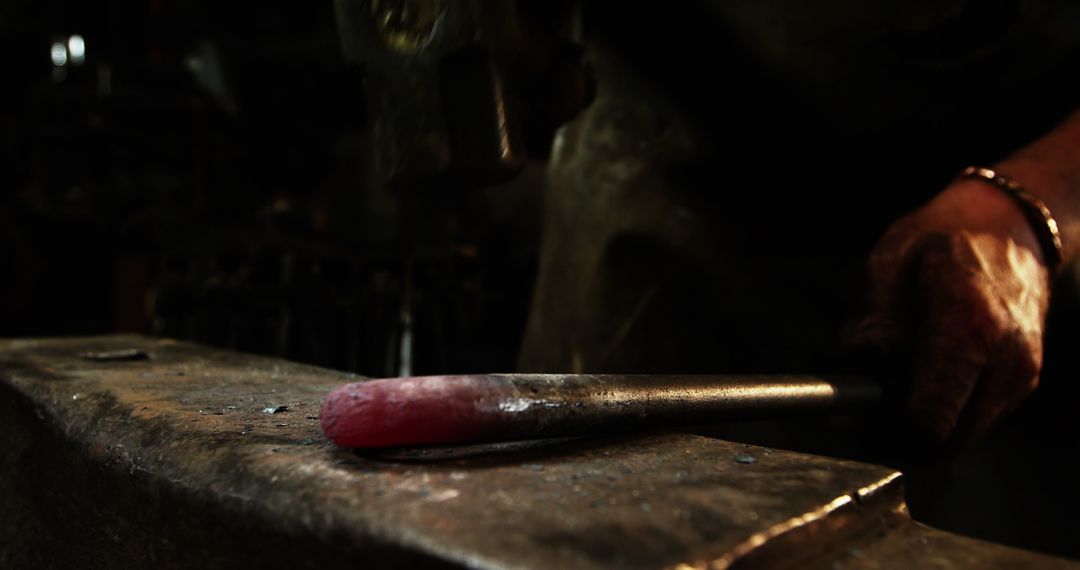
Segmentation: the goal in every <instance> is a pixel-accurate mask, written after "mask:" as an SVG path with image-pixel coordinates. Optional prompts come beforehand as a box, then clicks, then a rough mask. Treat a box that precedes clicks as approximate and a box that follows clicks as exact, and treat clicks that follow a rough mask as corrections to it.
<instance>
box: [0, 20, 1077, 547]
mask: <svg viewBox="0 0 1080 570" xmlns="http://www.w3.org/2000/svg"><path fill="white" fill-rule="evenodd" d="M643 46H645V44H643ZM642 49H647V46H645V47H642ZM0 62H2V64H3V66H2V67H0V85H2V86H3V88H2V89H0V336H4V337H29V336H52V335H86V334H102V333H110V332H116V331H126V332H139V333H152V334H157V335H162V336H168V337H174V338H179V339H188V340H194V341H198V342H202V343H208V344H212V345H215V346H220V347H225V348H230V349H236V350H241V351H248V352H255V353H261V354H269V355H275V356H281V357H284V358H288V359H292V360H297V361H302V362H307V363H313V364H317V365H321V366H326V367H330V368H335V369H340V370H348V371H353V372H357V373H360V374H365V375H372V376H393V375H398V374H400V373H403V372H410V373H415V374H423V373H436V372H442V371H453V372H481V371H484V372H487V371H494V370H512V369H513V368H514V365H515V362H516V359H517V356H518V350H519V347H520V345H521V341H522V337H523V333H524V329H525V323H526V318H527V313H528V309H529V304H530V298H531V295H532V285H533V282H534V281H535V278H536V273H537V256H538V249H539V241H540V223H541V220H540V215H541V211H542V208H541V207H540V204H541V193H542V189H543V187H544V174H543V172H544V170H543V165H542V163H540V162H536V163H533V164H530V165H529V166H527V167H526V169H525V172H524V173H523V174H522V175H521V176H520V177H519V178H518V179H517V180H515V181H514V182H513V183H511V184H505V185H501V186H497V187H491V188H480V189H474V190H470V191H467V192H449V193H445V194H440V195H427V196H424V197H422V199H421V198H415V197H414V198H409V197H403V196H401V195H400V194H394V193H391V192H387V191H386V190H385V189H383V188H381V187H380V185H379V184H376V183H374V176H373V174H372V171H371V168H370V159H369V158H365V157H369V156H370V144H371V142H370V140H371V139H370V129H369V128H368V127H369V120H368V117H367V115H366V111H365V109H366V105H365V103H364V94H363V89H362V78H361V77H360V75H359V73H358V72H357V71H356V70H355V69H350V68H347V67H346V66H345V65H344V63H343V61H342V56H341V53H340V48H339V44H338V38H337V35H336V26H335V21H334V14H333V6H332V3H331V2H330V1H296V2H290V3H264V2H256V1H253V0H235V1H227V2H212V1H210V0H190V1H185V2H172V1H169V0H102V1H99V2H65V1H59V0H3V2H0ZM661 63H662V64H663V67H665V68H670V69H675V70H678V69H679V68H677V67H673V66H669V65H668V62H667V61H664V62H661ZM1076 291H1077V289H1076V288H1075V286H1069V287H1063V288H1062V293H1061V295H1060V299H1062V300H1061V301H1059V302H1058V303H1059V305H1060V306H1068V307H1072V309H1059V310H1058V311H1057V312H1056V313H1055V316H1054V323H1053V327H1054V328H1053V329H1052V331H1051V336H1050V339H1049V346H1048V352H1047V355H1048V356H1047V359H1048V360H1047V366H1048V370H1047V372H1046V378H1047V379H1048V380H1047V382H1046V384H1047V386H1046V389H1044V390H1042V391H1041V392H1040V393H1039V394H1037V395H1036V396H1035V398H1033V401H1032V402H1031V403H1029V404H1028V405H1027V406H1025V407H1024V409H1023V410H1021V412H1020V414H1019V415H1018V417H1016V418H1014V419H1012V420H1010V422H1008V423H1007V424H1006V425H1005V426H1003V428H1002V429H1001V430H999V431H998V432H997V433H996V435H995V440H994V441H992V442H991V443H989V444H987V445H984V446H982V447H980V448H978V449H976V450H973V451H972V452H970V453H968V454H967V455H965V456H964V458H962V460H961V461H958V462H956V463H954V464H953V465H952V466H950V467H949V468H948V469H947V470H948V471H949V473H948V474H947V476H946V477H945V478H942V477H941V476H940V475H941V473H940V471H941V470H940V469H939V470H938V471H937V472H936V474H935V475H934V477H930V478H929V479H930V480H932V481H933V483H929V484H926V485H923V486H922V487H921V489H923V492H924V493H925V494H926V495H933V496H934V497H935V499H934V500H926V501H922V502H921V503H920V501H919V499H918V497H913V498H912V499H913V509H914V511H915V513H916V516H917V518H919V519H920V520H924V521H926V522H930V523H932V524H935V525H937V526H940V527H942V528H945V529H948V530H954V531H958V532H963V533H966V534H971V535H975V536H980V537H982V538H986V539H988V540H993V541H997V542H1005V543H1009V544H1016V545H1019V546H1023V547H1027V548H1032V549H1038V550H1044V551H1048V552H1054V553H1058V554H1064V555H1070V556H1074V557H1075V556H1080V550H1078V548H1080V544H1077V543H1076V542H1075V541H1073V540H1072V538H1073V537H1074V536H1075V530H1076V523H1075V522H1074V519H1075V513H1076V512H1077V509H1080V503H1078V500H1077V493H1076V491H1075V488H1074V487H1073V486H1074V484H1075V480H1076V478H1075V474H1076V473H1078V472H1080V469H1078V468H1077V462H1076V459H1075V457H1076V445H1075V441H1074V437H1073V435H1074V434H1075V433H1076V427H1075V425H1074V422H1073V417H1072V414H1071V412H1072V408H1073V407H1074V406H1075V404H1074V402H1075V401H1076V400H1075V396H1076V391H1077V390H1076V388H1075V382H1074V381H1075V379H1076V378H1077V373H1078V372H1080V370H1078V366H1077V359H1076V358H1075V353H1076V344H1075V342H1074V341H1073V340H1072V339H1074V338H1076V335H1075V334H1074V331H1075V329H1076V326H1075V323H1077V322H1080V318H1078V317H1077V315H1078V314H1080V311H1077V310H1076V307H1080V303H1078V302H1077V295H1076ZM1070 311H1071V312H1070ZM1052 379H1056V380H1052ZM909 475H911V476H912V480H913V481H915V480H916V479H918V478H919V471H918V469H917V468H913V469H912V470H910V471H909ZM935 485H936V487H935ZM941 497H946V498H945V499H941Z"/></svg>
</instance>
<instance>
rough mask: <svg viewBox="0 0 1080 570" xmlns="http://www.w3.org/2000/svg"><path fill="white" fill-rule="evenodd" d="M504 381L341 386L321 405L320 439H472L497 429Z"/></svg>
mask: <svg viewBox="0 0 1080 570" xmlns="http://www.w3.org/2000/svg"><path fill="white" fill-rule="evenodd" d="M513 393H514V389H513V386H512V385H511V384H510V383H509V382H508V381H507V382H499V381H493V380H491V379H490V378H474V377H469V376H423V377H412V378H387V379H382V380H368V381H364V382H354V383H352V384H346V385H345V386H342V387H340V388H338V389H336V390H334V391H333V392H331V393H330V394H329V395H328V396H327V397H326V400H325V401H324V402H323V405H322V411H321V413H320V418H321V419H322V429H323V433H325V434H326V437H328V438H330V440H331V441H333V442H334V443H336V444H338V445H340V446H343V447H369V448H371V447H393V446H399V445H428V444H440V443H462V442H468V441H478V440H482V439H484V438H486V437H489V436H491V435H493V433H495V432H497V430H498V429H499V419H500V418H499V416H500V415H502V414H503V412H502V411H501V410H500V407H499V405H500V402H501V401H504V400H505V399H506V398H507V397H508V396H510V395H511V394H513Z"/></svg>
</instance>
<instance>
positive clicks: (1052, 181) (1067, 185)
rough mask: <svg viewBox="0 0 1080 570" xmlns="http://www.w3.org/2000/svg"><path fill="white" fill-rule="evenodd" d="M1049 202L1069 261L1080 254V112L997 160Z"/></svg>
mask: <svg viewBox="0 0 1080 570" xmlns="http://www.w3.org/2000/svg"><path fill="white" fill-rule="evenodd" d="M994 168H995V170H998V171H1000V172H1001V173H1002V174H1005V175H1007V176H1009V177H1011V178H1013V179H1015V180H1016V181H1018V182H1020V183H1021V184H1023V185H1024V186H1025V187H1026V188H1027V189H1028V191H1029V192H1031V193H1032V194H1034V195H1035V196H1037V197H1039V198H1040V199H1042V200H1043V202H1045V203H1046V205H1047V207H1048V208H1049V209H1050V212H1051V213H1052V214H1053V216H1054V218H1055V219H1056V220H1057V222H1058V226H1059V228H1060V231H1061V235H1062V241H1063V243H1064V247H1065V251H1064V259H1065V261H1066V262H1068V261H1070V260H1075V259H1077V256H1078V255H1080V112H1075V113H1073V114H1072V115H1070V116H1069V117H1068V118H1067V119H1065V121H1064V122H1062V123H1061V124H1060V125H1059V126H1058V127H1057V128H1055V129H1054V130H1052V131H1050V132H1049V133H1047V134H1046V135H1044V136H1043V137H1042V138H1039V139H1038V140H1036V141H1034V142H1032V143H1031V144H1029V145H1027V146H1025V147H1024V148H1022V149H1020V150H1018V151H1017V152H1016V153H1014V154H1013V155H1011V156H1010V157H1008V158H1006V159H1005V160H1003V161H1001V162H1000V163H998V164H997V165H996V166H995V167H994Z"/></svg>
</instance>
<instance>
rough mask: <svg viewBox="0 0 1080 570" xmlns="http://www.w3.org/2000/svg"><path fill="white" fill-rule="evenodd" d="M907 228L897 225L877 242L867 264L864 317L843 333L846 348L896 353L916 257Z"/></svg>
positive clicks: (902, 335) (905, 324)
mask: <svg viewBox="0 0 1080 570" xmlns="http://www.w3.org/2000/svg"><path fill="white" fill-rule="evenodd" d="M907 226H908V224H907V223H906V222H904V221H901V222H900V223H898V224H897V226H896V227H895V228H894V229H893V230H891V231H889V232H888V233H887V234H886V235H885V237H883V238H882V239H881V242H880V243H878V245H877V247H875V248H874V252H873V253H872V254H871V256H870V259H869V262H868V263H867V297H866V300H865V313H864V316H863V317H862V318H861V319H859V320H858V321H856V322H855V324H854V325H853V326H851V327H849V329H848V330H847V331H846V334H845V336H846V344H847V345H848V346H849V348H851V349H854V350H857V351H863V352H869V351H873V352H876V353H878V354H879V355H888V354H890V353H893V352H896V351H897V350H898V349H899V345H900V343H901V340H902V339H904V338H905V337H906V336H907V334H906V330H905V329H906V328H907V327H908V326H909V324H910V323H908V316H909V314H910V306H909V302H908V300H909V299H910V298H911V293H912V290H913V288H914V287H913V286H914V283H913V280H914V279H913V276H914V273H915V268H916V262H917V256H916V255H913V254H912V249H913V248H914V245H915V242H914V241H913V239H912V238H911V235H912V233H911V232H910V231H909V228H908V227H907Z"/></svg>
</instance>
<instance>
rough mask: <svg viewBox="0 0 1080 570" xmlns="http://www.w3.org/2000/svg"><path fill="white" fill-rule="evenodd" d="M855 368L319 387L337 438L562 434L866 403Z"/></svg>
mask: <svg viewBox="0 0 1080 570" xmlns="http://www.w3.org/2000/svg"><path fill="white" fill-rule="evenodd" d="M882 391H883V390H882V386H881V384H880V383H879V382H878V381H876V380H874V379H872V378H868V377H861V376H836V377H826V376H809V375H742V376H714V375H708V376H705V375H702V376H675V375H603V374H489V375H464V376H426V377H410V378H388V379H382V380H371V381H366V382H357V383H354V384H349V385H346V386H344V387H342V388H340V389H338V390H336V391H334V392H333V393H331V394H330V396H328V397H327V399H326V402H325V403H324V405H323V413H322V419H323V430H324V431H325V432H326V434H327V436H329V437H330V438H331V439H333V440H334V441H335V442H337V443H339V444H340V445H346V446H349V447H386V446H392V445H408V444H432V443H460V442H466V441H498V440H503V441H505V440H515V439H532V438H546V437H564V436H572V435H586V434H593V433H610V432H613V431H625V430H639V429H645V428H655V427H667V426H673V427H674V426H682V425H693V424H703V423H718V422H723V421H730V420H734V419H749V418H766V417H789V416H791V415H794V414H800V413H835V412H843V411H851V410H855V409H859V408H866V407H869V406H871V405H873V404H875V403H877V402H879V401H880V400H881V398H882Z"/></svg>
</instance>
